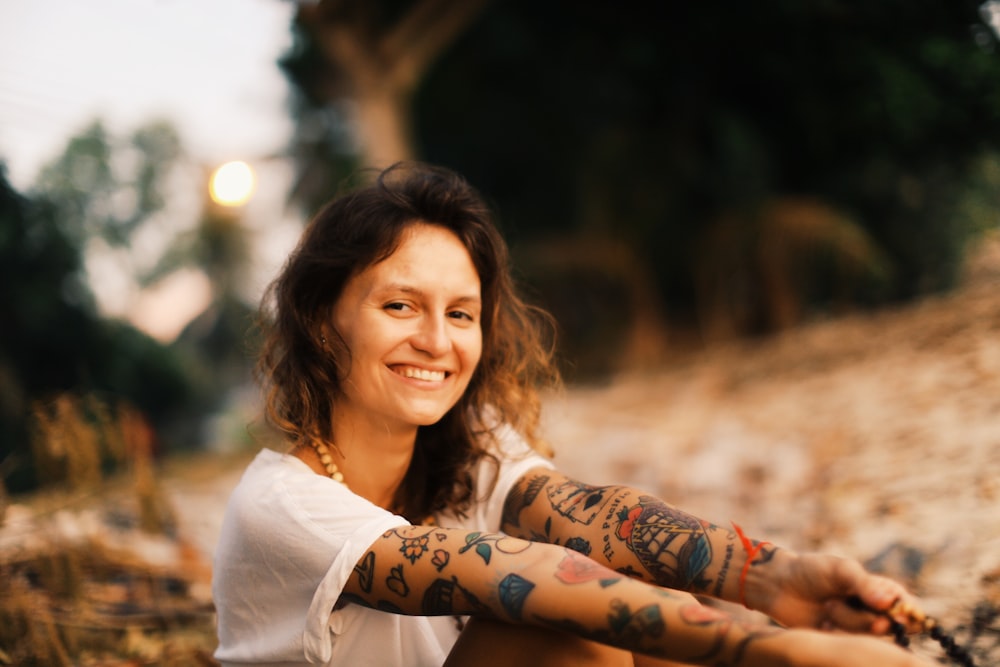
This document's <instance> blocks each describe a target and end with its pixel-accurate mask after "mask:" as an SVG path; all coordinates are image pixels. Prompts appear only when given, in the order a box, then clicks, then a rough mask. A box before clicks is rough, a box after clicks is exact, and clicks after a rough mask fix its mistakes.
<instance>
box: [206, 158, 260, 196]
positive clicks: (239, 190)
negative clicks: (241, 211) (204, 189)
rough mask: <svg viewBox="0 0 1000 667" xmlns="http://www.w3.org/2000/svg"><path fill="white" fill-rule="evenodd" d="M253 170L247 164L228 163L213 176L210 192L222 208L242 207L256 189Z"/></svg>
mask: <svg viewBox="0 0 1000 667" xmlns="http://www.w3.org/2000/svg"><path fill="white" fill-rule="evenodd" d="M254 181H255V179H254V175H253V170H252V169H251V168H250V165H248V164H247V163H246V162H239V161H237V162H227V163H226V164H224V165H222V166H221V167H219V168H218V169H216V170H215V172H214V173H213V174H212V180H211V181H210V182H209V186H208V192H209V194H210V195H211V196H212V201H214V202H215V203H216V204H219V205H221V206H242V205H243V204H245V203H247V200H248V199H250V195H252V194H253V189H254V184H255V183H254Z"/></svg>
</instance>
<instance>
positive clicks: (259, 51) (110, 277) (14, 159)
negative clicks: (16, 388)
mask: <svg viewBox="0 0 1000 667" xmlns="http://www.w3.org/2000/svg"><path fill="white" fill-rule="evenodd" d="M294 9H295V3H294V2H292V1H291V0H45V1H39V0H0V161H2V162H3V163H5V165H6V169H7V174H8V178H9V179H10V181H11V183H12V184H13V185H14V187H15V188H17V189H18V190H21V191H25V190H27V189H28V188H29V186H30V185H31V184H32V183H33V182H34V180H35V178H36V176H37V174H38V172H39V170H40V169H41V167H42V166H43V165H45V164H46V163H48V162H50V161H51V160H53V159H55V158H56V157H57V156H58V155H59V154H60V153H61V152H62V150H63V148H64V147H65V146H66V142H67V140H68V139H69V138H70V137H71V136H73V135H75V134H76V133H78V132H79V131H80V130H82V129H84V128H85V127H86V126H88V125H89V124H90V123H91V122H92V121H93V120H95V119H100V120H101V121H102V122H103V123H104V124H105V128H106V129H107V130H108V132H109V134H111V135H112V136H114V137H122V138H124V137H127V136H128V135H129V134H130V133H131V132H132V131H134V130H135V129H137V128H138V127H140V126H141V125H143V124H145V123H147V122H149V121H152V120H154V119H166V120H169V121H171V122H172V123H173V124H174V125H175V127H176V128H177V129H178V131H179V133H180V136H181V140H182V142H183V145H184V147H185V149H186V152H187V155H188V157H189V159H190V160H191V161H192V162H194V163H197V164H201V165H204V166H212V165H217V164H221V163H223V162H225V161H227V160H231V159H242V160H247V161H248V162H250V164H251V165H257V167H258V169H259V173H258V190H257V193H256V194H255V197H254V199H253V200H251V202H250V203H249V204H248V205H247V207H246V210H245V212H244V217H245V218H246V219H247V223H248V224H249V225H251V226H256V229H257V231H258V236H259V237H261V239H259V240H260V241H261V242H260V243H258V244H257V245H259V246H260V247H261V248H263V249H264V253H265V257H263V258H262V259H261V264H262V273H263V274H266V273H268V272H269V271H270V268H271V266H273V265H276V264H279V263H280V261H281V258H282V256H283V253H284V249H285V248H286V247H287V246H289V245H290V243H291V242H292V240H293V239H291V240H290V237H289V234H290V232H289V229H288V225H285V226H282V225H280V224H273V225H268V224H267V223H266V222H262V221H266V220H272V221H277V220H279V219H280V218H281V217H282V216H283V215H285V210H284V205H283V203H284V201H283V192H284V188H285V186H287V180H288V177H289V175H288V170H287V168H284V169H283V168H282V166H281V165H275V164H274V161H273V160H271V161H266V160H265V158H266V157H267V156H271V155H273V154H275V153H277V152H279V151H281V150H282V149H283V148H284V146H285V145H286V144H287V140H288V137H289V134H290V132H291V121H290V119H289V117H288V115H287V113H286V110H285V109H286V100H287V93H288V88H287V85H286V83H285V80H284V78H283V75H282V74H281V72H280V70H279V69H278V67H277V59H278V57H279V56H280V55H281V54H282V53H283V52H284V51H285V50H286V49H287V48H288V46H289V44H290V42H291V32H290V29H289V26H290V22H291V18H292V14H293V12H294ZM286 167H287V165H286ZM178 217H183V216H178ZM275 235H277V237H278V238H280V242H275ZM155 246H156V243H155V241H154V240H151V239H150V238H146V239H145V240H143V239H141V238H140V239H138V249H135V250H133V251H132V255H133V256H132V257H122V256H118V257H115V256H113V255H112V254H110V253H107V252H105V253H104V254H101V253H99V252H98V253H91V257H90V258H89V260H88V264H87V266H88V270H89V271H90V273H91V281H92V288H93V289H94V291H95V293H96V296H97V297H98V302H99V304H100V305H101V307H102V309H103V310H104V311H105V313H106V314H110V315H121V316H123V317H126V318H128V319H131V320H132V321H133V322H134V323H136V324H138V325H139V326H140V327H141V328H144V329H146V330H147V331H148V332H150V333H152V334H153V335H155V336H157V337H158V338H160V339H163V340H167V339H169V338H171V337H172V336H173V335H175V334H176V333H177V331H178V330H179V328H180V327H181V326H183V324H184V323H186V321H188V320H189V319H190V317H192V316H193V315H194V314H196V312H197V311H199V310H200V309H201V308H202V307H204V305H205V302H206V300H207V299H208V298H209V296H208V285H207V282H206V280H205V279H204V277H203V276H199V275H198V274H197V273H196V272H190V271H189V272H185V273H182V274H178V275H176V276H172V277H171V278H170V279H169V280H168V281H166V282H165V283H164V284H161V285H158V286H156V287H155V288H154V289H150V290H139V289H138V288H137V286H136V285H134V284H130V283H128V281H127V280H126V279H125V278H124V277H123V275H122V270H123V269H122V266H135V264H136V255H138V254H140V253H141V251H142V248H143V247H145V248H147V249H148V252H149V253H154V254H155V250H156V248H155ZM268 249H270V251H271V256H267V255H266V253H267V250H268ZM116 267H117V268H116ZM261 281H262V282H266V279H265V278H261ZM164 304H168V305H169V307H168V308H165V307H164ZM164 312H170V313H172V316H170V317H166V318H165V317H163V316H162V315H160V316H157V315H156V314H157V313H160V314H162V313H164Z"/></svg>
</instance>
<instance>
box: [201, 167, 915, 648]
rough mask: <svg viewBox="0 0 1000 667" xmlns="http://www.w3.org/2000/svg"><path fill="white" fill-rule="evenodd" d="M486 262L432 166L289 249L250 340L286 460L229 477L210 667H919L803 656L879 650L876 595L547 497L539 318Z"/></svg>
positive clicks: (277, 457)
mask: <svg viewBox="0 0 1000 667" xmlns="http://www.w3.org/2000/svg"><path fill="white" fill-rule="evenodd" d="M507 261H508V257H507V250H506V247H505V245H504V242H503V240H502V238H501V237H500V235H499V233H498V232H497V230H496V228H495V227H494V225H493V223H492V221H491V217H490V213H489V211H488V209H487V207H486V206H485V205H484V203H483V201H482V200H481V199H480V197H479V196H478V195H477V194H476V192H475V191H474V190H473V189H472V188H471V187H470V186H469V185H468V184H467V183H465V181H463V180H462V179H461V178H460V177H458V176H457V175H455V174H453V173H451V172H448V171H446V170H443V169H439V168H433V167H429V166H422V165H397V166H394V167H392V168H390V169H388V170H386V171H384V172H383V173H381V174H380V175H379V176H378V178H377V180H376V181H375V182H374V183H373V184H371V185H368V186H366V187H362V188H360V189H357V190H356V191H354V192H352V193H350V194H347V195H345V196H343V197H340V198H338V199H335V200H334V201H333V202H332V203H330V204H329V205H328V206H327V207H326V208H325V209H323V210H322V211H321V212H320V213H319V214H318V215H317V216H316V218H315V219H314V220H313V221H312V222H311V224H310V225H309V226H308V228H307V229H306V230H305V232H304V234H303V237H302V239H301V241H300V243H299V245H298V247H297V248H296V249H295V251H294V252H293V253H292V254H291V256H290V258H289V260H288V262H287V263H286V265H285V267H284V268H283V270H282V272H281V274H280V275H279V277H278V278H277V280H276V281H275V282H274V283H273V284H272V285H271V287H270V289H269V297H270V301H272V302H273V312H269V313H266V316H265V317H262V320H263V321H265V322H266V325H265V333H266V336H265V340H264V347H263V352H262V355H261V360H260V364H259V370H260V375H261V379H262V381H263V383H264V386H265V388H266V392H267V394H266V395H267V409H268V416H269V419H270V420H271V421H272V422H273V424H275V425H276V426H277V427H278V428H279V429H280V430H282V431H283V432H284V433H285V435H286V436H287V438H288V442H289V446H290V450H289V453H287V454H280V453H277V452H274V451H270V450H265V451H262V452H261V453H260V454H259V455H258V456H257V458H256V459H255V460H254V461H253V463H251V465H250V466H249V467H248V469H247V471H246V473H245V474H244V476H243V479H242V480H241V482H240V483H239V485H238V486H237V488H236V489H235V491H234V492H233V495H232V498H231V500H230V503H229V507H228V509H227V513H226V518H225V521H224V524H223V528H222V532H221V535H220V542H219V546H218V549H217V552H216V562H215V579H214V582H213V587H214V597H215V602H216V606H217V609H218V624H219V627H218V630H219V648H218V651H217V653H216V656H217V658H218V659H219V660H220V661H221V662H222V663H223V664H225V665H241V664H269V665H304V664H326V665H351V666H354V665H380V666H381V665H389V666H394V665H399V666H404V665H406V666H409V665H421V666H422V665H442V664H447V665H469V664H475V665H477V666H482V665H504V664H510V663H511V662H513V661H515V660H516V661H518V663H519V664H522V665H534V664H537V665H561V664H566V665H587V664H592V665H633V664H643V665H652V664H660V665H663V664H677V663H678V662H679V663H683V664H711V665H721V664H725V665H775V664H780V665H786V664H787V665H817V666H818V665H831V666H832V665H862V664H863V665H876V664H877V665H899V666H904V665H906V666H916V665H921V664H927V663H924V662H921V661H920V660H918V659H917V658H915V657H914V656H912V655H911V654H908V653H906V652H904V651H902V650H900V649H898V648H896V647H895V646H893V645H892V644H891V643H890V642H888V641H887V640H885V639H876V638H874V637H870V636H867V637H866V636H863V635H862V634H847V633H833V632H821V631H820V630H817V628H823V629H840V630H847V631H852V632H856V633H868V634H884V633H886V632H887V630H888V626H889V621H888V619H887V618H886V617H885V614H884V613H879V612H885V611H886V610H889V609H890V607H892V605H893V604H894V602H897V601H900V600H902V601H906V602H909V601H910V599H909V597H908V596H907V594H906V592H905V591H904V590H903V589H902V587H901V586H899V585H898V584H896V583H895V582H892V581H890V580H887V579H884V578H881V577H876V576H873V575H870V574H868V573H866V572H865V571H864V570H863V569H862V568H861V567H860V566H859V565H858V564H857V563H856V562H854V561H849V560H843V559H838V558H834V557H831V556H823V555H816V554H804V555H799V554H795V553H793V552H791V551H789V550H786V549H779V548H777V547H774V546H771V545H769V544H768V543H759V542H753V541H751V540H748V539H747V538H745V537H744V536H743V535H742V534H740V533H739V532H738V531H737V532H733V531H730V530H727V529H724V528H721V527H719V526H715V525H712V524H710V523H708V522H705V521H702V520H700V519H697V518H695V517H693V516H690V515H688V514H685V513H684V512H681V511H680V510H678V509H676V508H674V507H671V506H670V505H668V504H666V503H664V502H663V501H661V500H658V499H656V498H653V497H651V496H649V495H647V494H643V493H642V492H640V491H637V490H634V489H631V488H627V487H624V486H592V485H588V484H584V483H582V482H578V481H575V480H572V479H569V478H567V477H565V476H564V475H561V474H560V473H559V472H558V471H557V470H556V469H555V468H554V466H553V465H552V463H551V461H550V460H549V459H548V458H547V457H546V456H543V455H542V454H541V453H540V452H542V451H543V449H544V448H543V447H542V446H541V445H540V442H539V440H538V439H537V437H536V435H535V428H536V426H537V423H538V414H539V399H538V394H537V387H538V386H540V385H541V384H544V383H545V382H549V381H554V380H555V372H554V370H553V367H552V364H551V359H550V354H549V349H548V347H547V346H546V344H545V341H546V340H547V338H546V336H545V335H543V331H544V329H543V327H541V325H540V324H541V323H543V322H544V318H543V317H542V316H541V314H540V313H539V312H538V311H535V310H533V309H531V308H530V307H528V306H526V305H525V304H524V303H523V302H522V301H520V300H519V299H518V297H517V295H516V294H515V291H514V288H513V286H512V281H511V277H510V273H509V269H508V266H507ZM265 303H268V300H267V299H265ZM691 593H694V594H700V595H707V596H713V597H716V598H719V599H722V600H728V601H732V602H739V603H743V604H745V605H746V606H748V607H750V608H753V609H758V610H760V611H762V612H764V613H765V614H767V615H769V616H770V617H772V618H773V619H775V620H776V621H777V622H778V623H780V624H781V626H778V625H774V624H767V625H764V624H760V625H755V624H753V623H748V622H746V621H740V620H738V619H736V618H734V617H733V616H731V615H729V614H726V613H724V612H722V611H718V610H716V609H713V608H709V607H705V606H702V605H700V604H699V603H698V602H697V601H696V600H695V598H694V597H692V595H691ZM851 600H854V601H855V602H856V601H858V600H860V602H861V603H863V604H861V605H859V604H857V603H855V604H853V605H852V604H849V602H850V601H851ZM863 607H867V608H868V609H867V610H864V609H863ZM782 626H784V627H782ZM785 627H787V628H798V629H785ZM664 660H671V661H675V662H671V663H667V662H664Z"/></svg>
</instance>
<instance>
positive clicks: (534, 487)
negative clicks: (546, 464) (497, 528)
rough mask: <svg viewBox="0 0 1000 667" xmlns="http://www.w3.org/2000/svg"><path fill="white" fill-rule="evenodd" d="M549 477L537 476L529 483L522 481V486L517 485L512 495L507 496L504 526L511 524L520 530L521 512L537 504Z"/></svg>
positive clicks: (504, 507)
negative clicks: (537, 499)
mask: <svg viewBox="0 0 1000 667" xmlns="http://www.w3.org/2000/svg"><path fill="white" fill-rule="evenodd" d="M549 479H550V478H549V476H548V475H536V476H534V477H532V478H531V479H530V480H529V481H528V482H527V483H525V482H524V480H521V483H520V484H517V485H516V486H515V487H514V488H513V489H511V490H510V493H508V494H507V501H506V502H505V503H504V506H503V517H502V519H501V523H502V524H510V525H511V526H514V527H515V528H520V527H521V523H520V518H519V517H520V515H521V510H523V509H524V508H525V507H528V506H529V505H531V503H533V502H535V499H536V498H537V497H538V494H539V493H540V492H541V490H542V489H543V488H544V487H545V485H546V484H547V483H548V481H549Z"/></svg>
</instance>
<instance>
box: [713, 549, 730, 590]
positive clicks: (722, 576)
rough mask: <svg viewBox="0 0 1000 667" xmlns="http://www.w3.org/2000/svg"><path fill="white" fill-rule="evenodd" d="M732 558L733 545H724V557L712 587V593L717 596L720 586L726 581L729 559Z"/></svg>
mask: <svg viewBox="0 0 1000 667" xmlns="http://www.w3.org/2000/svg"><path fill="white" fill-rule="evenodd" d="M732 559H733V545H732V544H727V545H726V558H725V560H723V561H722V568H721V569H720V570H719V576H718V578H717V579H716V580H715V588H713V589H712V595H714V596H715V597H719V596H720V595H721V594H722V586H723V584H725V583H726V575H728V574H729V561H731V560H732Z"/></svg>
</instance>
